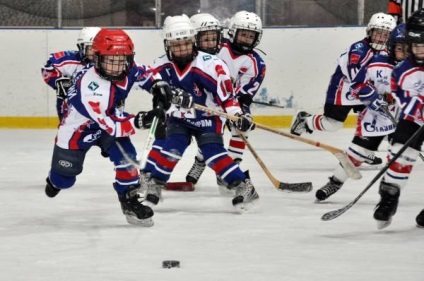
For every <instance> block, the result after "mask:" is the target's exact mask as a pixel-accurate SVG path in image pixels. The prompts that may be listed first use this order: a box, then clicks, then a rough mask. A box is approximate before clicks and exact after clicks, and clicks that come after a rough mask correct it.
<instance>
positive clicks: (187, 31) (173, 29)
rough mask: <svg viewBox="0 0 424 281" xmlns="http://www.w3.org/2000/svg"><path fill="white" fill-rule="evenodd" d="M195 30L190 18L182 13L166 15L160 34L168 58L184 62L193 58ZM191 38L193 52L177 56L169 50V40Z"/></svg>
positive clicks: (194, 52)
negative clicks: (187, 55)
mask: <svg viewBox="0 0 424 281" xmlns="http://www.w3.org/2000/svg"><path fill="white" fill-rule="evenodd" d="M195 35H196V31H195V29H194V26H193V24H192V23H191V21H190V18H189V17H188V16H187V15H185V14H183V15H180V16H168V17H166V19H165V21H164V23H163V28H162V36H163V38H164V39H163V40H164V45H165V51H166V54H167V56H168V58H169V60H172V61H175V62H179V63H184V62H187V61H191V60H193V58H194V56H195V55H196V44H195ZM190 39H191V40H192V41H193V54H192V55H190V57H186V58H177V57H175V56H173V54H172V52H171V50H170V42H171V41H176V40H190Z"/></svg>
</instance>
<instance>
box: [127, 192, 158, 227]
mask: <svg viewBox="0 0 424 281" xmlns="http://www.w3.org/2000/svg"><path fill="white" fill-rule="evenodd" d="M138 191H139V186H134V187H130V189H129V190H128V191H127V193H126V194H125V195H124V196H119V202H120V203H121V209H122V212H123V213H124V215H125V217H126V219H127V222H128V223H129V224H136V225H141V226H145V227H150V226H153V219H152V217H153V210H152V209H151V208H150V207H148V206H145V205H143V204H141V202H140V201H139V200H138V199H139V198H140V196H139V194H138Z"/></svg>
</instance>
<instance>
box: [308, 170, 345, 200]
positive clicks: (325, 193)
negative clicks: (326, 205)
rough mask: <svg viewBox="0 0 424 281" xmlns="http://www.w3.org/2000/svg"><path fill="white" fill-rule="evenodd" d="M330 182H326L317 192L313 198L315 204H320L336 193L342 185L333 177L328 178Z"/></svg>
mask: <svg viewBox="0 0 424 281" xmlns="http://www.w3.org/2000/svg"><path fill="white" fill-rule="evenodd" d="M328 179H329V180H330V181H329V182H327V183H326V184H325V185H324V186H323V187H321V188H320V189H318V190H317V192H316V193H315V197H316V198H317V200H316V202H321V201H324V200H326V199H327V198H329V197H330V196H331V195H333V194H334V193H336V192H337V191H338V190H339V189H340V188H341V187H342V185H343V183H342V182H341V181H339V180H337V178H335V177H334V176H332V177H329V178H328Z"/></svg>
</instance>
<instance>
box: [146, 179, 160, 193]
mask: <svg viewBox="0 0 424 281" xmlns="http://www.w3.org/2000/svg"><path fill="white" fill-rule="evenodd" d="M146 194H152V195H156V196H157V197H160V196H161V194H162V185H160V184H158V183H156V182H155V181H154V180H153V179H152V178H150V179H149V181H148V182H147V192H146Z"/></svg>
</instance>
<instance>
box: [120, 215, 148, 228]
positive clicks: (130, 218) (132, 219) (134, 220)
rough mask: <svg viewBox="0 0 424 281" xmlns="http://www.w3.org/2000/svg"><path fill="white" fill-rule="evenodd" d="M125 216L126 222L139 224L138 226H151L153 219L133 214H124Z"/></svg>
mask: <svg viewBox="0 0 424 281" xmlns="http://www.w3.org/2000/svg"><path fill="white" fill-rule="evenodd" d="M125 217H126V218H127V222H128V223H129V224H133V225H139V226H143V227H151V226H153V225H154V222H153V219H152V218H148V219H142V220H141V219H139V218H137V217H134V216H130V215H125Z"/></svg>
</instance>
